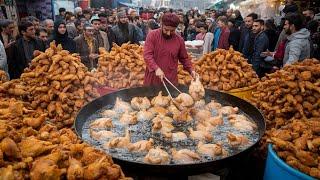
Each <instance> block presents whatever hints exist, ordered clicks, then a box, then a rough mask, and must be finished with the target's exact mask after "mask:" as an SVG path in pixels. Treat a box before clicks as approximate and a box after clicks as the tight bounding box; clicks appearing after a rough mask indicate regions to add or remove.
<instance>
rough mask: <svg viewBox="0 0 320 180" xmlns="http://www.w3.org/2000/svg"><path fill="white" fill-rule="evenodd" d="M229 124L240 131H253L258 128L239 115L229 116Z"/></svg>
mask: <svg viewBox="0 0 320 180" xmlns="http://www.w3.org/2000/svg"><path fill="white" fill-rule="evenodd" d="M229 122H230V124H231V125H232V126H233V127H235V128H237V129H239V130H242V131H255V130H256V129H257V128H258V126H257V125H256V124H255V123H253V122H251V121H250V120H249V119H248V118H247V117H246V116H244V115H239V114H231V115H229Z"/></svg>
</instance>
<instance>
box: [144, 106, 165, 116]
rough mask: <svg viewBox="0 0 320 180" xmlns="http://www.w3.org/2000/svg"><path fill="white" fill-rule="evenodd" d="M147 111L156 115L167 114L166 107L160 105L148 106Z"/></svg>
mask: <svg viewBox="0 0 320 180" xmlns="http://www.w3.org/2000/svg"><path fill="white" fill-rule="evenodd" d="M148 111H149V112H151V113H152V114H153V115H154V116H156V115H163V116H166V115H168V114H169V111H168V109H166V108H164V107H161V106H154V107H152V108H150V109H149V110H148Z"/></svg>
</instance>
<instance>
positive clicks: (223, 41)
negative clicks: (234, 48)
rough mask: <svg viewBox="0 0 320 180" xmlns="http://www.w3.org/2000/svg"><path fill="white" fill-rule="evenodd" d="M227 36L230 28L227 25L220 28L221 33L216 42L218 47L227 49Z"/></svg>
mask: <svg viewBox="0 0 320 180" xmlns="http://www.w3.org/2000/svg"><path fill="white" fill-rule="evenodd" d="M229 36H230V30H229V28H228V27H225V28H223V29H221V34H220V36H219V43H218V48H219V49H229Z"/></svg>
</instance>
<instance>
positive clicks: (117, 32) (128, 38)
mask: <svg viewBox="0 0 320 180" xmlns="http://www.w3.org/2000/svg"><path fill="white" fill-rule="evenodd" d="M109 40H110V44H111V47H112V43H116V44H117V45H119V46H121V45H122V44H124V43H127V42H131V43H133V44H139V34H138V31H137V29H136V28H135V26H134V25H133V24H130V23H129V24H128V32H125V31H124V30H122V29H121V28H120V27H119V25H116V26H114V27H112V28H111V30H110V37H109Z"/></svg>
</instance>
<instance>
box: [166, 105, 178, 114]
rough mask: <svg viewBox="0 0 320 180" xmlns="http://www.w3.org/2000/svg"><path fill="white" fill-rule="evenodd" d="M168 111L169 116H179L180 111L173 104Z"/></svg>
mask: <svg viewBox="0 0 320 180" xmlns="http://www.w3.org/2000/svg"><path fill="white" fill-rule="evenodd" d="M168 110H169V112H170V114H179V113H180V110H179V109H178V108H177V107H176V106H175V105H174V104H170V106H169V107H168Z"/></svg>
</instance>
